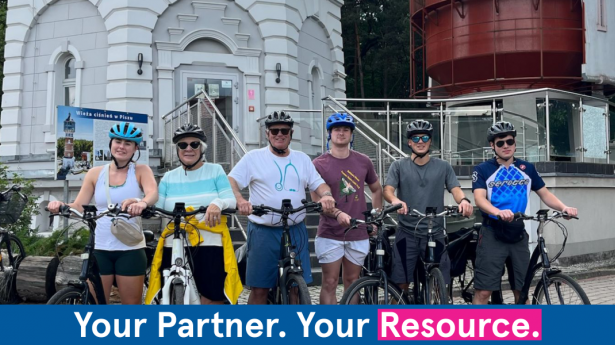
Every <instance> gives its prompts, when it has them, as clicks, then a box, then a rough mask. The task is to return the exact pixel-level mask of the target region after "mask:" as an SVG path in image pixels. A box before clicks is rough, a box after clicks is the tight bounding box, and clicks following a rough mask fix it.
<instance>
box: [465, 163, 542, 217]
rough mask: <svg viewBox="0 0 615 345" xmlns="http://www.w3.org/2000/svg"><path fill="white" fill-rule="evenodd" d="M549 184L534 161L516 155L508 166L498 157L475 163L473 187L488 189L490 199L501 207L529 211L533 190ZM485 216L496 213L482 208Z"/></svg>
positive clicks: (493, 203)
mask: <svg viewBox="0 0 615 345" xmlns="http://www.w3.org/2000/svg"><path fill="white" fill-rule="evenodd" d="M544 186H545V183H544V181H543V180H542V177H540V175H539V174H538V172H537V171H536V168H535V167H534V165H533V164H531V163H529V162H526V161H523V160H520V159H515V161H514V162H513V164H511V165H510V167H508V169H507V168H506V167H505V166H504V165H500V164H499V163H498V162H497V160H496V159H495V158H493V159H490V160H488V161H486V162H483V163H481V164H479V165H477V166H476V167H474V173H473V174H472V191H474V190H475V189H485V190H487V200H489V201H490V202H491V204H492V205H493V206H494V207H496V208H498V209H500V210H511V211H512V212H513V213H516V212H523V213H527V208H528V203H529V199H530V192H531V191H537V190H539V189H541V188H542V187H544ZM482 214H483V219H485V218H486V217H491V218H493V219H497V218H496V217H495V216H491V215H487V214H486V213H485V212H482Z"/></svg>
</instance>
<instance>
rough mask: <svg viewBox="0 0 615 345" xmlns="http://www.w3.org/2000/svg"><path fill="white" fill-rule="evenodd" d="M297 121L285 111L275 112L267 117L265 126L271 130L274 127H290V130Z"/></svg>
mask: <svg viewBox="0 0 615 345" xmlns="http://www.w3.org/2000/svg"><path fill="white" fill-rule="evenodd" d="M294 123H295V121H293V119H292V118H291V117H290V115H288V114H287V113H285V112H283V111H274V112H273V113H272V114H271V115H269V116H267V119H266V120H265V126H266V127H267V128H269V127H270V126H272V125H280V124H282V125H289V126H290V128H292V127H293V124H294Z"/></svg>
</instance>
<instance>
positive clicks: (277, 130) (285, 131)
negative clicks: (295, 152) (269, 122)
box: [269, 128, 290, 135]
mask: <svg viewBox="0 0 615 345" xmlns="http://www.w3.org/2000/svg"><path fill="white" fill-rule="evenodd" d="M269 132H271V134H273V135H278V133H280V132H282V135H288V133H290V128H271V129H269Z"/></svg>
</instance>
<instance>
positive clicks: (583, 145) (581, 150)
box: [573, 98, 585, 162]
mask: <svg viewBox="0 0 615 345" xmlns="http://www.w3.org/2000/svg"><path fill="white" fill-rule="evenodd" d="M584 112H585V109H583V98H579V132H580V133H579V137H580V138H581V142H580V145H579V151H580V152H581V162H585V143H584V142H583V139H584V138H583V115H584V114H583V113H584ZM573 123H574V122H573Z"/></svg>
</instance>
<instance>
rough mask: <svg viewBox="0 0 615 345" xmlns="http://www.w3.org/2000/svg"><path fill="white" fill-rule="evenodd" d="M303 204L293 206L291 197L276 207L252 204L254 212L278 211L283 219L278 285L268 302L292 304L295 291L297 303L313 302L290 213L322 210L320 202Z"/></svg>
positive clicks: (259, 214)
mask: <svg viewBox="0 0 615 345" xmlns="http://www.w3.org/2000/svg"><path fill="white" fill-rule="evenodd" d="M301 203H302V204H303V206H300V207H298V208H293V205H292V203H291V201H290V200H289V199H284V200H282V207H281V208H280V209H276V208H273V207H269V206H265V205H260V206H252V214H254V215H256V216H259V217H261V216H263V215H265V214H267V213H269V212H273V213H277V214H279V215H280V216H281V221H282V239H281V241H280V259H279V260H278V273H279V274H278V278H277V282H276V287H275V288H273V289H271V290H270V291H269V295H268V297H267V303H268V304H291V302H293V301H292V299H293V298H291V297H292V296H291V295H293V294H294V291H297V297H298V299H297V302H298V303H297V304H312V300H311V298H310V292H309V291H308V287H307V284H306V283H305V279H303V268H301V260H300V259H299V258H298V257H297V256H298V253H297V252H296V251H295V250H296V249H297V248H296V246H294V245H293V244H292V240H291V237H290V226H289V225H288V218H289V217H290V215H292V214H295V213H298V212H301V211H304V210H305V212H306V213H310V212H322V206H321V205H320V203H315V202H307V201H306V200H305V199H304V200H301Z"/></svg>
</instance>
